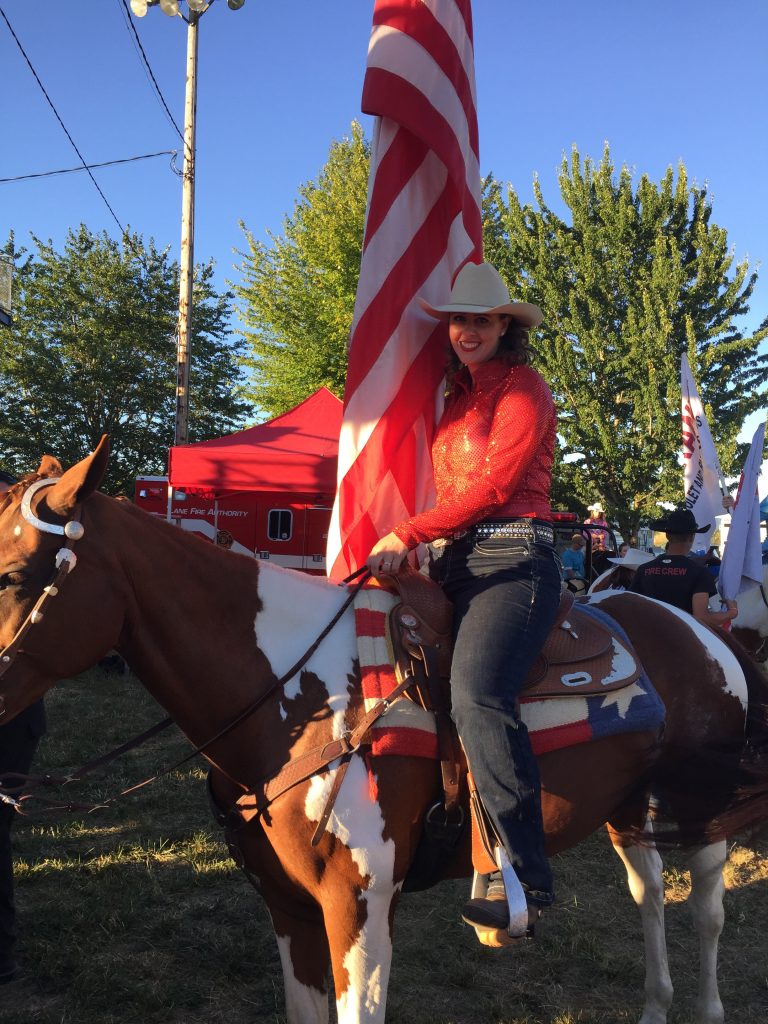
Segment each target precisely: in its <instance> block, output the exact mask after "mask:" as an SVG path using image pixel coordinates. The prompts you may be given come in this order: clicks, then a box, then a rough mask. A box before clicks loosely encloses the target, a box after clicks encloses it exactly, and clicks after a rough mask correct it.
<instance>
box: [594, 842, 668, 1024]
mask: <svg viewBox="0 0 768 1024" xmlns="http://www.w3.org/2000/svg"><path fill="white" fill-rule="evenodd" d="M608 835H609V836H610V839H611V842H612V843H613V848H614V849H615V850H616V853H618V855H619V857H621V859H622V861H623V863H624V867H625V869H626V872H627V882H628V884H629V891H630V892H631V894H632V898H633V899H634V901H635V903H636V904H637V907H638V909H639V911H640V918H641V920H642V923H643V939H644V941H645V1006H644V1008H643V1015H642V1017H641V1018H640V1024H665V1022H666V1020H667V1011H668V1010H669V1007H670V1006H671V1004H672V995H673V991H674V990H673V988H672V979H671V977H670V974H669V961H668V959H667V942H666V936H665V932H664V877H663V875H662V863H661V857H660V856H659V853H658V851H657V850H656V848H655V847H654V846H641V845H637V844H634V843H631V842H628V841H627V840H626V839H622V837H621V835H620V833H619V832H617V831H615V830H614V828H612V827H611V826H610V825H608Z"/></svg>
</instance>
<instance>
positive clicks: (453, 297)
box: [419, 263, 544, 327]
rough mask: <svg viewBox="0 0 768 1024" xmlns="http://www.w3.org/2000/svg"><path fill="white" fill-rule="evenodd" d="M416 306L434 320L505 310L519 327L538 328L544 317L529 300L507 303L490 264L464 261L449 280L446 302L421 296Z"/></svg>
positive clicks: (507, 291)
mask: <svg viewBox="0 0 768 1024" xmlns="http://www.w3.org/2000/svg"><path fill="white" fill-rule="evenodd" d="M419 305H420V306H421V308H422V309H424V310H426V312H427V313H429V315H430V316H433V317H435V319H436V320H446V319H447V318H448V315H449V314H450V313H506V314H507V315H508V316H511V317H512V319H513V320H516V321H517V322H518V323H519V324H522V326H523V327H538V325H539V324H540V323H541V321H542V320H543V319H544V316H543V314H542V312H541V310H540V309H539V307H538V306H534V305H533V303H532V302H511V301H510V298H509V289H508V288H507V286H506V285H505V284H504V282H503V281H502V279H501V274H499V272H498V270H497V269H496V267H494V266H492V265H491V264H490V263H467V264H466V265H465V266H463V267H462V268H461V270H460V271H459V273H458V274H457V276H456V280H455V281H454V282H453V288H451V294H450V296H449V299H448V302H447V303H446V304H445V305H444V306H432V305H430V304H429V303H428V302H426V301H425V300H424V299H419Z"/></svg>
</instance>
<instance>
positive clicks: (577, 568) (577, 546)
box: [560, 533, 587, 583]
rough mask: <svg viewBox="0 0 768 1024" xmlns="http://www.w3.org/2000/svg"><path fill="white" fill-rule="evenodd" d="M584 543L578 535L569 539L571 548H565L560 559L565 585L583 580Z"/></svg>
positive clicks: (584, 570)
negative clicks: (576, 580)
mask: <svg viewBox="0 0 768 1024" xmlns="http://www.w3.org/2000/svg"><path fill="white" fill-rule="evenodd" d="M585 544H586V541H585V540H584V538H583V537H582V535H581V534H580V533H574V535H573V536H572V537H571V546H570V547H569V548H566V549H565V551H564V552H563V553H562V555H561V557H560V561H561V562H562V563H563V578H564V579H565V581H566V583H567V582H568V581H569V580H573V579H585V578H586V575H587V570H586V567H585V565H584V546H585Z"/></svg>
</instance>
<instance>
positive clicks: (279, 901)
mask: <svg viewBox="0 0 768 1024" xmlns="http://www.w3.org/2000/svg"><path fill="white" fill-rule="evenodd" d="M225 835H226V839H227V842H228V845H229V850H230V853H231V855H232V858H233V860H234V861H235V863H236V864H237V865H238V867H240V868H241V869H243V870H244V871H245V874H246V877H247V878H248V879H249V881H250V882H251V883H252V884H253V885H254V886H255V887H256V888H257V889H258V891H259V892H260V893H261V895H262V896H263V898H264V902H265V903H266V904H267V908H268V910H269V913H270V916H271V918H272V926H273V928H274V930H275V938H276V940H277V948H278V951H279V953H280V962H281V964H282V968H283V985H284V990H285V1012H286V1017H287V1020H288V1024H328V976H329V970H330V954H329V951H328V940H327V938H326V934H325V922H324V920H323V915H322V912H321V910H320V907H319V906H318V905H317V903H316V902H315V901H314V900H312V899H311V898H308V897H307V894H306V893H305V892H302V891H301V890H297V889H296V888H295V887H294V885H293V883H292V881H291V879H289V878H288V877H287V876H286V875H285V873H284V871H283V870H282V867H281V865H280V864H279V862H277V861H276V859H275V857H274V853H273V851H272V850H271V849H270V847H269V845H268V843H267V841H266V838H265V835H264V832H263V831H262V829H260V828H251V829H250V830H249V829H244V830H242V831H237V832H230V831H229V830H227V831H226V832H225Z"/></svg>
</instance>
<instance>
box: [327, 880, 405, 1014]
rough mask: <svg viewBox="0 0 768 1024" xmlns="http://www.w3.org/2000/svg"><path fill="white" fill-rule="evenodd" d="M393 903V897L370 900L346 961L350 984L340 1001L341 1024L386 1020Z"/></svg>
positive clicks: (374, 896)
mask: <svg viewBox="0 0 768 1024" xmlns="http://www.w3.org/2000/svg"><path fill="white" fill-rule="evenodd" d="M391 900H392V893H390V896H389V898H387V897H386V895H385V894H384V893H373V894H369V896H368V900H367V904H368V905H367V910H368V916H367V918H366V921H365V924H364V925H363V927H362V929H361V931H360V934H359V935H358V937H357V940H356V941H355V943H354V944H353V945H352V947H351V948H350V949H349V950H348V951H347V953H346V955H345V957H344V967H345V968H346V971H347V975H348V977H349V984H348V986H347V988H346V989H345V991H344V992H342V993H341V995H340V996H339V997H338V999H337V1000H336V1007H337V1012H338V1017H339V1022H340V1024H341V1022H344V1024H346V1022H349V1024H353V1022H354V1024H357V1022H362V1021H365V1020H370V1021H383V1020H384V1009H385V1005H384V1004H385V1001H386V992H387V986H388V984H389V971H390V965H391V962H392V941H391V939H390V935H389V907H390V903H391Z"/></svg>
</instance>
